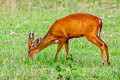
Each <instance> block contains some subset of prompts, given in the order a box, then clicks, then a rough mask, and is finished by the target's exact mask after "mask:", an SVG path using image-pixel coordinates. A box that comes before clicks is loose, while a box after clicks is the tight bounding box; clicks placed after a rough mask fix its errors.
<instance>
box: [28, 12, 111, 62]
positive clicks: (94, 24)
mask: <svg viewBox="0 0 120 80" xmlns="http://www.w3.org/2000/svg"><path fill="white" fill-rule="evenodd" d="M99 29H100V32H101V29H102V19H100V18H98V17H96V16H93V15H90V14H85V13H76V14H71V15H68V16H66V17H64V18H61V19H59V20H56V21H55V23H54V24H53V25H52V26H51V27H50V29H49V31H48V32H47V34H46V35H45V36H44V37H43V38H42V39H41V42H40V44H39V45H38V46H37V47H34V48H31V49H29V51H30V52H29V56H30V57H31V58H32V57H34V56H35V55H36V53H37V52H39V51H41V50H42V49H44V48H46V47H47V46H49V45H51V44H54V43H55V42H56V40H58V48H57V52H56V55H55V58H54V59H57V56H58V52H59V51H60V49H61V48H62V46H63V45H65V49H66V58H67V55H68V51H69V49H68V44H69V42H68V41H69V39H71V38H79V37H82V36H84V37H86V38H87V39H88V40H89V41H90V42H92V43H93V44H95V45H96V46H98V47H99V48H100V50H101V63H102V64H104V50H105V51H106V55H107V62H108V64H110V61H109V53H108V47H107V44H106V43H105V42H104V41H103V40H102V39H101V37H100V36H98V37H97V33H98V30H99ZM99 34H100V33H99Z"/></svg>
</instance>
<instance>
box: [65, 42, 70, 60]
mask: <svg viewBox="0 0 120 80" xmlns="http://www.w3.org/2000/svg"><path fill="white" fill-rule="evenodd" d="M65 50H66V59H67V56H68V52H69V42H68V40H66V42H65Z"/></svg>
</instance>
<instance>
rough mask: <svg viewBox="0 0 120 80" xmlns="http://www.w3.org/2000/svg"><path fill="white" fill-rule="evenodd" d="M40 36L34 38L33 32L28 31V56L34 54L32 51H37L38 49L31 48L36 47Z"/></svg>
mask: <svg viewBox="0 0 120 80" xmlns="http://www.w3.org/2000/svg"><path fill="white" fill-rule="evenodd" d="M40 40H41V38H37V39H36V40H34V33H29V37H28V56H30V57H31V58H32V57H33V56H34V53H37V52H38V51H36V50H33V49H34V48H35V47H37V46H38V45H39V44H40Z"/></svg>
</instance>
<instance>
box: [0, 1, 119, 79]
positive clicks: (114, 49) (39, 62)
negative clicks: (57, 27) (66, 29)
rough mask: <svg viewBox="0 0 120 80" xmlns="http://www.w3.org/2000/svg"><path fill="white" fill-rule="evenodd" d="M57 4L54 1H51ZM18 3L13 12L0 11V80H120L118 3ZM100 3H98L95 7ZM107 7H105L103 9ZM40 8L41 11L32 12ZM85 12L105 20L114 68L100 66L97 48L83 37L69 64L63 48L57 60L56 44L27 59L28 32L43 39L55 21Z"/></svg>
mask: <svg viewBox="0 0 120 80" xmlns="http://www.w3.org/2000/svg"><path fill="white" fill-rule="evenodd" d="M51 1H53V2H51ZM51 1H46V0H44V1H37V0H36V1H34V2H32V4H31V5H29V4H30V3H28V2H27V0H25V3H26V6H25V7H23V6H22V5H23V3H19V4H18V6H17V8H16V9H15V10H10V9H7V8H2V7H1V9H0V80H5V79H6V80H9V79H12V80H13V79H18V80H57V79H58V80H60V79H61V80H64V79H66V80H84V79H85V80H119V79H120V42H119V41H120V14H119V13H120V9H119V8H120V6H119V5H120V4H118V2H119V1H118V0H114V1H112V0H111V1H109V2H107V3H105V1H104V0H98V1H96V0H86V1H82V0H74V1H73V0H68V1H62V0H56V1H54V0H51ZM95 1H96V2H95ZM104 3H105V4H104ZM36 6H40V7H37V8H34V7H36ZM76 12H84V13H90V14H93V15H96V16H98V17H102V18H103V30H102V33H101V35H102V39H103V40H104V41H105V42H106V43H107V44H108V46H109V53H110V61H111V65H110V66H108V65H107V62H106V56H105V65H104V66H100V62H101V58H100V57H101V54H100V50H99V48H98V47H96V46H94V45H93V44H92V43H90V42H89V41H88V40H87V39H85V38H80V39H72V40H70V51H69V54H72V56H73V57H72V59H73V61H72V60H71V59H69V60H68V61H66V60H65V49H64V47H63V48H62V50H61V51H60V53H59V56H58V60H57V62H54V61H53V57H54V55H55V53H56V49H57V45H51V46H49V47H48V48H46V49H44V50H43V51H41V52H39V55H38V56H37V58H36V59H34V60H32V59H30V58H29V57H28V52H27V39H28V34H29V32H34V33H35V37H36V38H37V37H43V36H44V35H45V34H46V33H47V31H48V29H49V27H50V26H51V25H52V24H53V23H54V21H55V20H56V19H59V18H62V17H64V16H66V15H68V14H71V13H76Z"/></svg>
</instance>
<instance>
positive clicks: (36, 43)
mask: <svg viewBox="0 0 120 80" xmlns="http://www.w3.org/2000/svg"><path fill="white" fill-rule="evenodd" d="M40 41H41V38H37V39H36V40H35V42H34V44H35V46H38V45H39V44H40Z"/></svg>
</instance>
